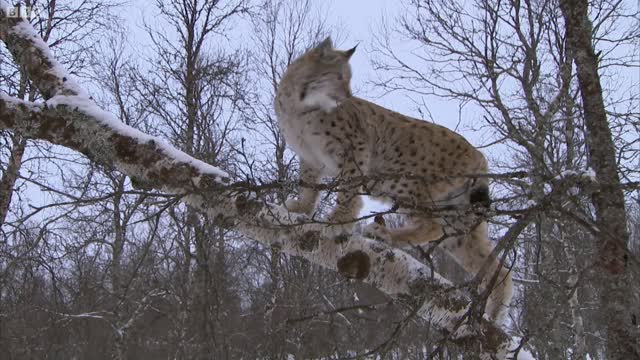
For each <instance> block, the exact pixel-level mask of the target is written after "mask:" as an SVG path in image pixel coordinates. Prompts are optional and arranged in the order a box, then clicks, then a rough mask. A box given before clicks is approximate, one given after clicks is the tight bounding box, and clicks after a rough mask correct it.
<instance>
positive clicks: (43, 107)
mask: <svg viewBox="0 0 640 360" xmlns="http://www.w3.org/2000/svg"><path fill="white" fill-rule="evenodd" d="M14 22H15V21H14ZM15 25H16V26H17V27H18V28H19V31H13V30H12V29H11V27H9V28H8V29H7V28H6V23H5V25H3V27H2V29H1V31H2V39H3V40H4V41H5V42H6V43H7V46H8V47H9V48H10V50H11V51H12V53H13V54H14V59H16V61H21V60H24V59H25V57H24V56H16V55H15V54H25V53H29V54H30V55H32V57H29V58H28V59H27V60H28V61H31V62H38V63H39V64H40V65H41V66H39V67H33V66H32V67H26V70H27V72H28V73H29V76H30V77H31V79H32V80H33V81H34V83H35V84H36V86H39V88H41V91H43V90H46V91H48V94H49V95H50V96H55V99H53V101H49V102H47V103H29V102H23V101H20V100H17V99H12V98H8V97H0V129H19V130H20V131H21V132H22V133H23V134H24V135H25V136H28V137H31V138H36V139H42V140H46V141H49V142H51V143H54V144H58V145H62V146H66V147H68V148H71V149H75V150H77V151H80V152H82V153H83V154H85V155H86V156H87V157H89V158H90V159H91V160H92V161H94V162H96V163H100V164H102V165H106V166H112V167H113V168H115V169H117V170H119V171H121V172H122V173H124V174H126V175H127V176H130V177H132V178H134V179H136V180H138V181H140V182H142V183H144V184H145V185H147V186H151V187H154V188H157V189H161V190H163V191H167V192H170V193H174V194H179V195H181V196H183V201H184V202H185V203H187V204H189V205H191V206H195V207H198V208H199V209H200V210H202V211H206V212H207V213H208V214H209V215H210V216H212V218H215V219H216V220H217V221H219V223H220V225H223V226H226V227H232V228H233V229H235V230H236V231H238V232H239V233H242V234H244V235H245V236H247V237H250V238H253V239H255V240H257V241H260V242H262V243H264V244H267V245H273V244H278V245H280V246H281V249H282V251H284V252H285V253H288V254H291V255H295V256H301V257H304V258H305V259H307V260H309V261H311V262H313V263H315V264H318V265H321V266H323V267H326V268H328V269H332V270H337V271H339V272H340V273H342V274H343V275H345V276H348V277H352V278H357V279H361V280H363V281H366V282H367V283H370V284H372V285H373V286H375V287H377V288H378V289H380V290H382V291H384V292H385V293H387V294H389V295H390V296H392V297H394V298H396V299H398V300H400V301H402V302H404V303H407V304H409V305H410V306H412V307H413V308H414V309H415V310H416V314H417V315H418V316H421V317H422V318H424V319H426V320H428V321H429V322H430V323H431V324H433V326H435V327H436V328H438V329H440V330H443V331H445V332H447V333H453V332H456V331H457V332H456V334H457V336H458V340H452V341H454V342H457V343H459V344H460V345H462V346H464V347H467V348H469V349H470V350H471V351H473V352H475V353H477V354H479V355H480V357H481V358H486V359H494V358H498V359H504V358H505V357H506V353H507V348H508V347H509V346H511V340H510V338H509V337H508V336H507V335H506V334H505V333H504V332H503V331H502V330H500V329H499V328H497V327H496V326H495V325H494V324H491V323H490V322H488V321H486V320H482V321H480V322H479V323H476V324H474V325H473V328H469V327H466V326H462V327H461V326H460V323H461V320H462V319H463V318H464V317H465V314H467V312H468V310H469V299H468V297H467V296H465V294H463V293H462V292H461V291H459V290H456V289H452V288H451V285H450V283H449V282H448V281H446V280H445V279H443V278H442V277H441V276H440V275H438V274H437V273H434V272H433V271H432V270H431V269H430V268H429V267H427V266H426V265H424V264H422V263H420V262H419V261H417V260H416V259H414V258H413V257H411V256H409V255H408V254H407V253H405V252H403V251H400V250H398V249H393V248H389V247H388V246H386V245H384V244H382V243H378V242H375V241H372V240H368V239H365V238H363V237H361V236H357V235H354V236H351V237H349V238H340V239H339V240H338V241H336V240H334V238H333V236H331V234H332V229H331V227H329V226H326V225H322V224H318V223H313V222H309V221H308V219H306V218H305V217H304V216H302V215H297V214H289V213H287V212H286V210H284V209H283V208H282V207H279V206H274V205H272V204H268V203H264V202H260V201H259V200H254V199H252V198H251V196H252V195H251V192H250V189H251V186H247V185H246V184H231V182H230V179H229V178H228V177H227V176H226V174H225V173H224V171H221V170H219V169H216V168H214V167H212V166H210V165H207V164H205V163H202V162H201V161H199V160H196V159H193V158H191V157H188V156H187V155H186V154H184V153H182V152H180V151H178V150H176V149H173V148H172V147H170V146H169V145H168V144H166V143H165V142H164V141H162V140H160V139H156V138H153V137H150V136H148V135H146V134H143V133H141V132H139V131H137V130H135V129H132V128H130V127H128V126H126V125H124V124H122V123H120V122H118V121H117V119H115V118H114V117H113V116H112V115H110V114H108V113H105V112H103V111H102V110H100V109H99V108H97V106H95V104H94V103H93V102H92V101H91V99H89V98H87V97H86V96H85V95H84V94H83V92H82V91H80V90H78V89H77V88H76V85H75V84H73V83H71V82H70V79H68V78H66V76H68V75H67V74H66V71H64V69H62V68H60V65H59V64H58V63H57V62H56V61H55V59H53V58H51V54H50V52H49V51H48V49H46V48H44V49H43V46H45V47H46V45H43V44H44V43H42V42H38V41H37V40H38V39H39V38H38V37H37V34H36V33H35V32H33V31H28V30H27V29H26V27H27V25H26V22H24V21H19V20H18V21H17V22H15ZM7 33H11V36H7ZM34 49H35V50H34ZM34 59H36V60H37V59H39V61H36V60H34ZM47 66H49V67H47ZM59 76H65V79H61V78H59ZM41 80H42V81H41ZM67 82H68V83H70V84H73V86H71V87H70V88H71V89H72V90H73V91H64V90H65V85H64V84H66V83H67ZM52 89H53V90H52ZM61 89H62V90H61ZM65 93H66V94H68V95H65ZM520 227H523V225H522V224H521V225H520ZM511 235H513V234H511ZM462 328H464V329H466V330H464V331H462V330H461V329H462ZM461 335H464V337H463V338H461V337H460V336H461ZM521 353H522V352H521Z"/></svg>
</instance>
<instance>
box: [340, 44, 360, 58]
mask: <svg viewBox="0 0 640 360" xmlns="http://www.w3.org/2000/svg"><path fill="white" fill-rule="evenodd" d="M358 45H360V44H356V46H354V47H352V48H351V49H349V50H347V51H345V52H344V54H345V55H346V56H347V59H350V58H351V55H353V53H354V52H356V48H357V47H358Z"/></svg>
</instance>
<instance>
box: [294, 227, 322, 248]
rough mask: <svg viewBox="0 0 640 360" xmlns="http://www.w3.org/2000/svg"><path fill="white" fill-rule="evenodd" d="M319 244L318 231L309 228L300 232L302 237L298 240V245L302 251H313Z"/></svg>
mask: <svg viewBox="0 0 640 360" xmlns="http://www.w3.org/2000/svg"><path fill="white" fill-rule="evenodd" d="M319 244H320V231H317V230H309V231H307V232H305V233H304V234H302V237H301V238H300V240H299V241H298V247H299V248H300V250H303V251H313V250H315V249H317V248H318V245H319Z"/></svg>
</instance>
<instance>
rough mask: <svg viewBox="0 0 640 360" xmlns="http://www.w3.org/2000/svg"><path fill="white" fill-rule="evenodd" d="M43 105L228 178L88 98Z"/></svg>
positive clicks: (66, 98) (61, 97)
mask: <svg viewBox="0 0 640 360" xmlns="http://www.w3.org/2000/svg"><path fill="white" fill-rule="evenodd" d="M45 105H46V106H54V107H55V106H58V105H66V106H69V107H71V108H74V109H76V110H77V111H80V112H82V113H84V114H86V115H88V116H90V117H92V118H94V119H96V120H97V121H98V122H100V123H102V124H104V125H106V126H108V127H109V128H110V129H112V130H113V131H114V132H116V133H118V134H121V135H124V136H127V137H130V138H134V139H136V140H137V141H138V142H139V143H145V142H150V141H153V142H155V143H156V144H157V145H158V147H159V148H160V149H161V150H162V151H163V152H164V153H165V154H167V155H168V156H169V157H171V158H173V159H175V160H176V161H177V162H180V163H186V164H189V165H191V166H193V167H195V168H197V169H198V170H199V171H200V173H202V174H204V175H214V176H217V177H220V178H229V174H227V173H226V172H225V171H223V170H221V169H220V168H217V167H215V166H212V165H209V164H207V163H205V162H204V161H201V160H198V159H195V158H193V157H191V156H189V155H188V154H186V153H184V152H182V151H180V150H178V149H176V148H175V147H173V146H171V144H169V143H168V142H167V141H166V140H164V139H162V138H159V137H155V136H151V135H148V134H145V133H143V132H142V131H140V130H138V129H135V128H132V127H131V126H128V125H126V124H124V123H123V122H121V121H120V120H119V119H118V118H117V117H115V116H114V115H113V114H111V113H110V112H107V111H104V110H102V109H101V108H100V107H98V106H97V105H96V104H95V103H94V102H93V100H91V99H89V98H88V97H85V96H65V95H56V96H54V97H52V98H51V99H49V100H47V101H46V102H45Z"/></svg>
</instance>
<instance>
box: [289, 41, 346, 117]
mask: <svg viewBox="0 0 640 360" xmlns="http://www.w3.org/2000/svg"><path fill="white" fill-rule="evenodd" d="M354 51H355V47H354V48H353V49H351V50H347V51H340V50H335V49H334V48H333V44H332V42H331V39H329V38H328V39H326V40H325V41H323V42H322V43H321V44H320V45H318V46H317V47H316V48H315V49H313V50H311V51H310V52H308V53H307V54H306V55H304V56H303V57H302V58H301V59H300V60H298V64H297V65H300V66H299V71H298V72H297V74H296V75H297V76H298V77H300V80H302V82H301V86H300V89H298V91H299V96H300V101H301V102H302V103H303V104H304V105H306V106H309V107H319V108H321V109H322V110H324V111H326V112H329V111H331V110H333V109H335V108H336V107H337V106H338V105H339V104H340V103H341V102H342V101H344V100H345V99H347V98H349V97H351V86H350V82H351V66H350V65H349V59H350V58H351V55H353V53H354Z"/></svg>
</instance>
